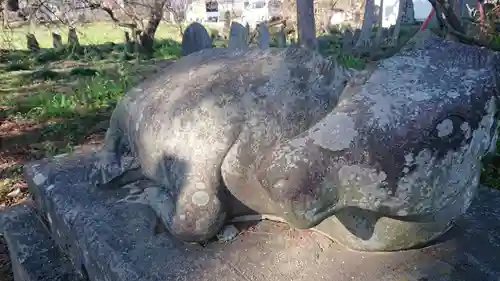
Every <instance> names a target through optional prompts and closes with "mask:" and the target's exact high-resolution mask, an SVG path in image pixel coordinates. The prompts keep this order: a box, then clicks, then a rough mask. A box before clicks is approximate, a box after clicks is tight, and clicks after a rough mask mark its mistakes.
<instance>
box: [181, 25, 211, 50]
mask: <svg viewBox="0 0 500 281" xmlns="http://www.w3.org/2000/svg"><path fill="white" fill-rule="evenodd" d="M209 48H212V38H210V36H209V35H208V32H207V30H206V29H205V27H204V26H203V25H201V24H200V23H197V22H193V23H191V24H190V25H189V26H188V27H187V28H186V30H185V31H184V34H183V36H182V45H181V55H183V56H187V55H189V54H191V53H196V52H198V51H200V50H203V49H209Z"/></svg>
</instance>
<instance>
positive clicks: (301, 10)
mask: <svg viewBox="0 0 500 281" xmlns="http://www.w3.org/2000/svg"><path fill="white" fill-rule="evenodd" d="M297 26H298V31H299V44H300V45H301V46H304V47H306V48H310V49H316V28H315V27H316V25H315V23H314V2H313V0H297Z"/></svg>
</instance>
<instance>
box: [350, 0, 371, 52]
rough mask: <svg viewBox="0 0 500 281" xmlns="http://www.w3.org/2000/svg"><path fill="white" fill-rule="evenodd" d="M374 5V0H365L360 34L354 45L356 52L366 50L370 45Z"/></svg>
mask: <svg viewBox="0 0 500 281" xmlns="http://www.w3.org/2000/svg"><path fill="white" fill-rule="evenodd" d="M374 7H375V2H374V0H366V3H365V12H364V15H363V25H362V26H361V34H360V35H359V39H358V42H356V46H355V47H354V48H355V49H356V51H358V52H366V51H367V50H368V49H369V48H370V46H371V43H372V42H371V35H372V26H373V11H374Z"/></svg>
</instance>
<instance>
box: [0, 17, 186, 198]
mask: <svg viewBox="0 0 500 281" xmlns="http://www.w3.org/2000/svg"><path fill="white" fill-rule="evenodd" d="M57 28H59V27H57V26H55V27H54V26H52V27H50V28H48V27H47V28H45V27H38V28H37V29H36V30H34V31H32V32H34V33H35V35H36V36H37V39H38V40H39V42H40V45H41V47H42V49H41V50H40V51H39V52H37V53H31V52H29V51H27V50H26V49H25V46H24V40H25V39H24V36H25V33H26V32H27V30H26V29H25V28H19V29H16V30H9V31H7V32H6V33H4V34H3V36H0V48H1V47H3V48H4V49H3V50H0V138H1V142H2V150H0V204H3V205H9V204H11V203H15V200H12V198H10V197H8V196H7V194H9V193H11V191H12V189H13V188H16V187H19V186H23V179H22V167H23V163H25V162H26V161H29V160H34V159H40V158H44V157H49V156H53V155H57V154H60V153H65V152H69V151H72V150H73V149H74V148H75V147H76V146H81V145H86V144H91V143H95V142H99V141H100V140H101V139H102V138H103V135H104V133H105V130H106V128H107V126H105V125H104V126H102V125H101V124H103V122H104V124H105V123H106V122H107V120H108V119H109V116H110V115H111V112H112V110H113V109H114V107H115V105H116V102H117V101H118V100H119V99H120V98H121V97H122V96H123V94H124V93H125V92H126V91H127V90H128V89H129V88H130V87H132V86H133V85H134V84H135V83H137V82H138V81H140V80H142V79H143V78H145V77H147V76H149V75H151V74H152V73H153V72H154V71H155V68H157V66H156V65H157V64H158V63H159V64H161V63H162V62H164V61H167V60H171V59H176V58H178V57H179V55H180V43H179V42H178V41H177V40H178V39H179V38H180V36H179V35H178V29H177V27H172V26H168V25H163V26H161V27H160V30H159V32H158V37H157V38H158V40H157V41H156V42H155V45H154V57H153V58H152V59H148V60H145V59H143V58H141V57H139V56H138V55H136V53H134V52H133V51H134V50H130V48H127V46H125V45H124V44H123V43H122V42H121V41H122V40H123V30H122V29H121V28H117V27H116V26H114V25H113V24H110V23H104V24H102V23H95V24H88V25H84V26H79V27H78V26H77V30H78V31H79V32H80V33H79V37H80V42H81V43H82V45H81V46H80V47H78V48H66V47H65V48H59V49H49V47H50V45H51V44H52V43H51V42H52V39H51V31H54V29H55V31H56V32H57V31H58V30H57ZM60 28H62V27H60ZM59 33H60V34H62V35H63V38H64V36H65V32H64V31H62V32H59ZM8 36H10V37H9V40H7V39H6V37H8ZM0 208H1V206H0Z"/></svg>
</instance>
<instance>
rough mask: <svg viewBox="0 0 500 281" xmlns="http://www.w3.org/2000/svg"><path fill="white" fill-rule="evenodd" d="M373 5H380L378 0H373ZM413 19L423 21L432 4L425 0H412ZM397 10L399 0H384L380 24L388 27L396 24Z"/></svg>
mask: <svg viewBox="0 0 500 281" xmlns="http://www.w3.org/2000/svg"><path fill="white" fill-rule="evenodd" d="M375 5H377V6H380V0H375ZM413 9H414V11H415V19H416V20H418V21H423V20H425V19H426V18H427V16H428V15H429V13H430V12H431V10H432V5H431V4H430V3H429V1H427V0H413ZM398 11H399V0H384V7H383V13H384V14H383V16H382V26H383V27H390V26H391V25H394V24H396V19H397V18H398Z"/></svg>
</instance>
